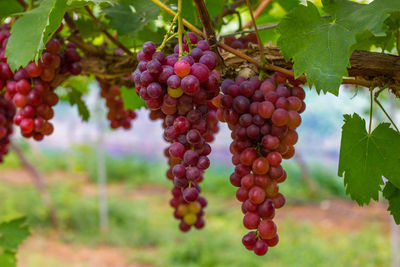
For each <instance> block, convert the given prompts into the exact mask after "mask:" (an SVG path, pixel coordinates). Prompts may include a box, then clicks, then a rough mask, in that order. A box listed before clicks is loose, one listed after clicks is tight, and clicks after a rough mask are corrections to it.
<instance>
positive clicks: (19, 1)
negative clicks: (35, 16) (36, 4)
mask: <svg viewBox="0 0 400 267" xmlns="http://www.w3.org/2000/svg"><path fill="white" fill-rule="evenodd" d="M17 2H18V4H20V5H21V6H22V7H23V8H24V10H27V9H28V4H27V3H25V1H24V0H17Z"/></svg>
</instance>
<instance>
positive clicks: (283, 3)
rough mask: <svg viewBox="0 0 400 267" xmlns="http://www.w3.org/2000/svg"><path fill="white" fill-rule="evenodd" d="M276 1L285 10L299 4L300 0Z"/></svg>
mask: <svg viewBox="0 0 400 267" xmlns="http://www.w3.org/2000/svg"><path fill="white" fill-rule="evenodd" d="M277 2H278V3H279V5H280V6H281V7H282V8H283V9H285V10H286V11H290V10H292V9H293V8H295V7H297V6H299V4H300V0H278V1H277Z"/></svg>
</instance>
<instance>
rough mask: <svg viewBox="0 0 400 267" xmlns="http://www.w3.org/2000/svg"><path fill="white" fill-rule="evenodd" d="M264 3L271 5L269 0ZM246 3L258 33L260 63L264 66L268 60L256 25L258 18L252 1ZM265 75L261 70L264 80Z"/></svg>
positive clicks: (247, 0) (248, 0)
mask: <svg viewBox="0 0 400 267" xmlns="http://www.w3.org/2000/svg"><path fill="white" fill-rule="evenodd" d="M264 2H267V4H268V3H269V0H267V1H264ZM264 2H263V3H264ZM246 3H247V7H248V9H249V12H250V17H251V21H252V23H253V26H254V29H255V33H256V36H257V44H258V49H260V61H261V65H262V66H264V65H265V64H266V63H267V62H266V60H265V54H264V46H263V44H262V42H261V38H260V34H259V33H258V29H257V24H256V18H255V16H254V14H253V10H252V9H251V4H250V0H246ZM264 75H265V72H264V70H263V69H261V71H260V78H261V79H262V78H263V77H264Z"/></svg>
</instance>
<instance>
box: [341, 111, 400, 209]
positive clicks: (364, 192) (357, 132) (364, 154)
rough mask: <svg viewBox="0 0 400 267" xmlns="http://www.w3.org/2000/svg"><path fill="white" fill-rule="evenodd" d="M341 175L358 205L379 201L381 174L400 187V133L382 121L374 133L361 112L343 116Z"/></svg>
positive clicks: (347, 191)
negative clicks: (370, 130)
mask: <svg viewBox="0 0 400 267" xmlns="http://www.w3.org/2000/svg"><path fill="white" fill-rule="evenodd" d="M344 119H345V123H344V125H343V127H342V140H341V146H340V157H339V170H338V175H339V176H341V177H343V176H344V184H345V186H346V193H347V194H349V195H350V197H351V198H352V199H353V200H355V201H357V203H358V204H359V205H363V204H368V203H369V202H370V200H371V198H372V199H374V200H378V197H379V191H380V190H381V185H382V184H383V180H382V176H384V177H386V178H387V179H388V180H389V181H390V182H392V183H393V184H395V185H396V186H397V187H400V168H399V166H400V154H399V151H400V135H399V134H398V133H397V132H396V131H394V130H393V129H392V128H390V124H389V123H381V124H379V125H378V127H376V128H375V129H374V130H373V132H372V133H371V134H368V133H367V131H366V128H365V126H366V125H365V120H364V119H362V118H361V117H360V116H359V115H358V114H356V113H355V114H353V116H350V115H344Z"/></svg>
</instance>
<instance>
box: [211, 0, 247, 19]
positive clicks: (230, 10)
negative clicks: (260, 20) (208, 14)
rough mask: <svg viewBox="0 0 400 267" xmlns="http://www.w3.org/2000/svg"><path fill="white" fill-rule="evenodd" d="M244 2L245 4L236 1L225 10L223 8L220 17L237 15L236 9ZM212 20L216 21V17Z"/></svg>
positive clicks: (240, 0) (241, 0)
mask: <svg viewBox="0 0 400 267" xmlns="http://www.w3.org/2000/svg"><path fill="white" fill-rule="evenodd" d="M245 2H246V0H238V1H236V2H235V3H233V4H232V5H230V6H229V7H228V8H227V9H226V8H225V9H224V11H223V13H222V15H221V18H223V17H225V16H228V15H232V14H235V13H237V11H236V8H237V7H239V6H241V5H243V4H244V3H245ZM214 20H218V16H217V17H215V18H214Z"/></svg>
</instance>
